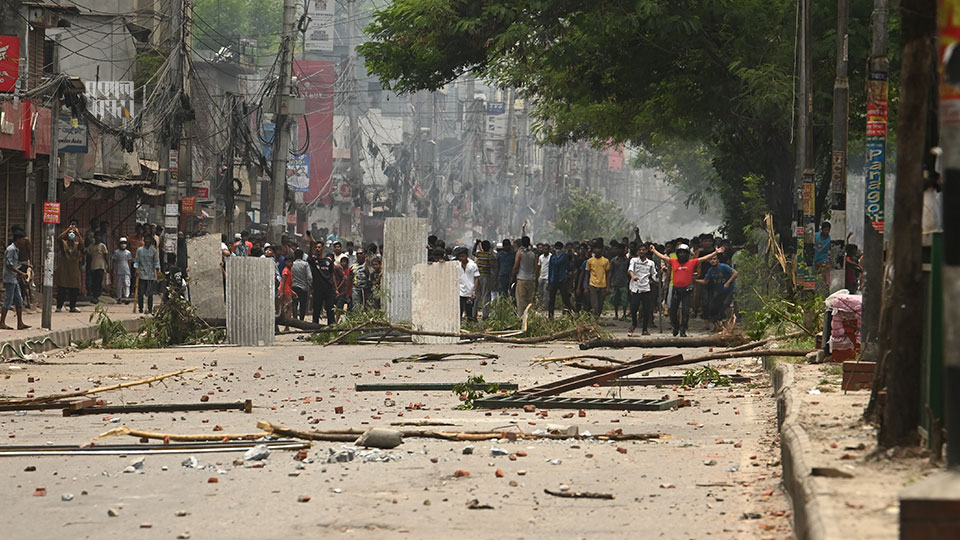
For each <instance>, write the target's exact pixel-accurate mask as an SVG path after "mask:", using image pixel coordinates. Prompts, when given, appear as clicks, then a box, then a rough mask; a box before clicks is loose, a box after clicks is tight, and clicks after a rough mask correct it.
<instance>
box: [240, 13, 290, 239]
mask: <svg viewBox="0 0 960 540" xmlns="http://www.w3.org/2000/svg"><path fill="white" fill-rule="evenodd" d="M296 6H297V4H296V1H295V0H283V38H282V41H281V43H280V69H279V74H280V75H279V79H278V81H277V83H278V84H277V93H276V108H275V116H274V122H273V123H274V127H273V170H272V171H271V172H272V174H271V178H272V179H273V196H272V197H271V198H270V212H269V217H270V236H271V238H273V239H274V240H279V239H280V236H281V235H282V234H283V233H284V231H285V230H286V227H287V216H286V211H285V209H286V199H287V157H288V155H289V154H290V125H289V123H290V116H289V115H288V114H287V112H288V111H287V107H288V106H289V104H290V100H289V98H290V94H291V88H290V80H291V77H292V71H293V49H294V34H295V32H296V28H295V22H294V15H295V11H296ZM230 184H231V189H232V186H233V178H232V173H231V179H230Z"/></svg>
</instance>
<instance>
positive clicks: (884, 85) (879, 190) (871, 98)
mask: <svg viewBox="0 0 960 540" xmlns="http://www.w3.org/2000/svg"><path fill="white" fill-rule="evenodd" d="M889 71H890V62H889V60H888V59H887V0H874V2H873V43H872V46H871V48H870V62H869V67H868V70H867V178H866V199H865V201H864V205H865V206H864V213H863V310H862V313H863V317H862V319H861V329H860V335H861V351H862V352H861V355H860V357H861V360H863V361H866V362H875V361H876V360H877V352H878V351H877V344H878V338H879V336H878V333H879V332H878V330H879V325H880V307H881V303H882V293H883V229H884V217H883V204H884V203H883V199H884V181H885V180H884V177H885V175H886V146H887V93H888V85H889V82H888V80H889ZM918 301H919V299H918ZM868 414H869V411H868Z"/></svg>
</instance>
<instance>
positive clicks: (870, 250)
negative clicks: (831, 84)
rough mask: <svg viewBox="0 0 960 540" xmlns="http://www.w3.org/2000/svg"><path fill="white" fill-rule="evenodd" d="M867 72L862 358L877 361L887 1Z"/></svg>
mask: <svg viewBox="0 0 960 540" xmlns="http://www.w3.org/2000/svg"><path fill="white" fill-rule="evenodd" d="M870 54H871V56H870V63H869V69H868V73H867V178H866V199H865V201H864V212H863V265H862V266H863V317H862V318H861V323H860V324H861V328H860V335H861V336H862V338H861V339H862V348H861V351H862V353H861V355H860V359H861V360H862V361H865V362H875V361H876V360H877V352H878V351H877V347H878V341H879V335H878V333H879V327H880V304H881V302H882V292H883V229H884V216H883V199H884V183H885V175H886V166H887V165H886V149H887V148H886V147H887V93H888V87H889V74H890V61H889V60H888V59H887V0H874V3H873V44H872V46H871V53H870Z"/></svg>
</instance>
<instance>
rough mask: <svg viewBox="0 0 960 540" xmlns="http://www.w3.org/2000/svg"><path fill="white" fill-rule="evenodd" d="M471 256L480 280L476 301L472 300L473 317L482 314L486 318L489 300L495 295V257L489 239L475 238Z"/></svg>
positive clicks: (488, 310) (488, 314)
mask: <svg viewBox="0 0 960 540" xmlns="http://www.w3.org/2000/svg"><path fill="white" fill-rule="evenodd" d="M473 257H474V259H475V260H476V263H477V269H478V270H480V282H479V287H478V289H477V295H476V297H477V301H476V302H474V305H473V309H474V314H473V318H474V319H476V318H478V317H479V316H480V315H481V312H482V314H483V318H484V319H486V318H487V317H489V316H490V302H492V301H493V299H494V298H496V297H497V290H498V289H497V259H496V254H494V253H493V251H491V249H490V241H489V240H483V241H482V242H481V241H480V240H477V242H476V244H475V245H474V246H473Z"/></svg>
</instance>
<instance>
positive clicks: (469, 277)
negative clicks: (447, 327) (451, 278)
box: [457, 248, 480, 321]
mask: <svg viewBox="0 0 960 540" xmlns="http://www.w3.org/2000/svg"><path fill="white" fill-rule="evenodd" d="M457 261H458V263H459V264H458V266H459V267H460V318H461V319H462V318H464V317H466V318H468V319H470V320H471V321H474V320H476V318H475V317H474V315H473V313H474V312H473V304H474V302H475V301H476V299H477V286H478V285H479V284H480V268H478V267H477V263H475V262H473V261H471V260H470V258H469V257H467V249H466V248H460V249H459V250H458V251H457Z"/></svg>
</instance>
